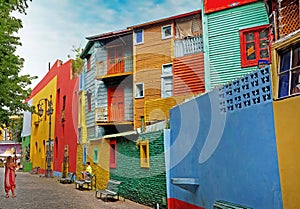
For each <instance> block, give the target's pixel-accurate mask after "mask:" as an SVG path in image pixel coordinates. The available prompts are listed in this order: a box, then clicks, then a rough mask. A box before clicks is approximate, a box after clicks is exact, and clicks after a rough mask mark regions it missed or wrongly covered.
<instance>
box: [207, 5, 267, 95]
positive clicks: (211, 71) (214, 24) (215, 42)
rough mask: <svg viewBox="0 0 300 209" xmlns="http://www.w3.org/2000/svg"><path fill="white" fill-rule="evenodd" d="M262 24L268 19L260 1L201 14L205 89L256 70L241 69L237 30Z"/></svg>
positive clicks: (251, 68)
mask: <svg viewBox="0 0 300 209" xmlns="http://www.w3.org/2000/svg"><path fill="white" fill-rule="evenodd" d="M265 24H269V20H268V15H267V12H266V8H265V5H264V2H263V1H259V2H256V3H252V4H247V5H243V6H239V7H235V8H232V9H227V10H222V11H220V12H215V13H211V14H208V15H206V14H203V43H204V61H205V62H204V64H205V88H206V90H210V89H211V88H213V87H215V86H217V85H219V84H224V83H227V82H230V81H232V80H234V79H236V78H239V77H241V76H242V75H245V74H247V73H249V72H250V71H252V70H254V69H256V66H255V67H250V68H241V55H240V34H239V30H241V29H245V28H251V27H255V26H259V25H265Z"/></svg>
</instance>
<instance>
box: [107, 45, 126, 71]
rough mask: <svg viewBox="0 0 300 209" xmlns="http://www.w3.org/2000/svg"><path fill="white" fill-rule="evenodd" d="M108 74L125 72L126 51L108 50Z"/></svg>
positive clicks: (120, 49)
mask: <svg viewBox="0 0 300 209" xmlns="http://www.w3.org/2000/svg"><path fill="white" fill-rule="evenodd" d="M107 60H108V63H107V68H108V69H107V74H117V73H123V72H124V51H123V49H122V48H110V49H108V59H107Z"/></svg>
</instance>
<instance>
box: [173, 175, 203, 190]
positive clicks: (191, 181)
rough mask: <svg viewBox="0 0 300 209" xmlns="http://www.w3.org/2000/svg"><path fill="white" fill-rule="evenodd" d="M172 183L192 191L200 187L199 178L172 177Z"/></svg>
mask: <svg viewBox="0 0 300 209" xmlns="http://www.w3.org/2000/svg"><path fill="white" fill-rule="evenodd" d="M171 183H172V184H174V185H176V186H179V187H181V188H183V189H185V190H188V191H190V192H195V191H196V189H197V188H198V187H199V179H198V178H171Z"/></svg>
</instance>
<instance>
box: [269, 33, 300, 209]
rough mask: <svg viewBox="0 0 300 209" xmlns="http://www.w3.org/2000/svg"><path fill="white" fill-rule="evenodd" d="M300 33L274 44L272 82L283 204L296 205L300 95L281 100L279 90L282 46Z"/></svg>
mask: <svg viewBox="0 0 300 209" xmlns="http://www.w3.org/2000/svg"><path fill="white" fill-rule="evenodd" d="M299 38H300V33H299V34H297V35H296V36H294V37H291V38H290V39H285V40H284V41H281V42H279V43H276V44H274V46H273V53H272V56H273V61H272V77H273V78H272V82H273V96H274V98H275V100H274V102H273V105H274V120H275V133H276V141H277V150H278V162H279V171H280V183H281V190H282V201H283V208H285V209H294V208H297V207H298V205H299V204H300V192H299V191H300V178H299V174H300V163H299V162H300V136H299V124H300V123H299V122H300V108H299V105H300V96H299V95H298V96H293V97H288V98H285V99H281V100H277V92H278V77H277V69H278V61H279V57H278V54H277V51H278V50H282V49H284V48H285V47H288V46H290V45H291V44H294V43H295V42H296V41H297V39H298V40H299Z"/></svg>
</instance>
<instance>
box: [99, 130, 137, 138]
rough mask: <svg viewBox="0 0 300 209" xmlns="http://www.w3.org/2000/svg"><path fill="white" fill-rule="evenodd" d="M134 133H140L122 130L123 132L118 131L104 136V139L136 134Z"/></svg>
mask: <svg viewBox="0 0 300 209" xmlns="http://www.w3.org/2000/svg"><path fill="white" fill-rule="evenodd" d="M134 134H138V133H137V132H136V131H127V132H121V133H117V134H110V135H105V136H103V137H102V139H109V138H116V137H120V136H129V135H134Z"/></svg>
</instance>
